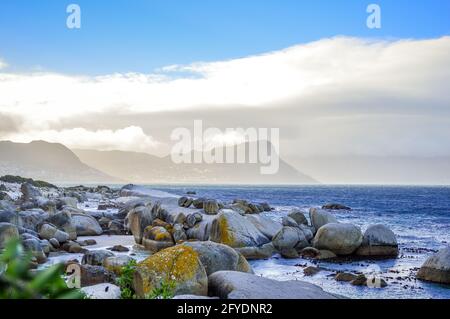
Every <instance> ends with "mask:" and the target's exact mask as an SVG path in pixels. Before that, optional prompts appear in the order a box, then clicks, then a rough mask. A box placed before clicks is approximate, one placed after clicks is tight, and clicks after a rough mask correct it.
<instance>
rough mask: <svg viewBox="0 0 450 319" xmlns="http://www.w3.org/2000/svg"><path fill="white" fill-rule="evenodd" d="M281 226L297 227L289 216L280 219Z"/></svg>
mask: <svg viewBox="0 0 450 319" xmlns="http://www.w3.org/2000/svg"><path fill="white" fill-rule="evenodd" d="M281 224H283V226H286V227H298V224H297V222H296V221H295V220H293V219H292V218H291V217H289V216H283V218H282V219H281Z"/></svg>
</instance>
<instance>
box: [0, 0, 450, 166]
mask: <svg viewBox="0 0 450 319" xmlns="http://www.w3.org/2000/svg"><path fill="white" fill-rule="evenodd" d="M70 3H77V4H78V5H79V6H80V8H81V29H76V30H75V29H68V28H67V27H66V19H67V16H68V14H67V13H66V7H67V6H68V5H69V4H70ZM371 3H376V4H378V5H379V6H380V8H381V28H380V29H369V28H368V27H367V24H366V20H367V17H368V16H369V14H368V13H367V12H366V8H367V6H368V5H369V4H371ZM448 83H450V1H447V0H428V1H405V0H395V1H394V0H384V1H375V0H373V1H360V0H353V1H350V0H349V1H325V0H324V1H298V0H292V1H288V0H281V1H280V0H277V1H272V0H265V1H261V0H246V1H237V0H227V1H220V0H216V1H206V0H202V1H201V0H188V1H187V0H183V1H181V0H179V1H175V0H164V1H159V0H152V1H150V0H149V1H143V0H132V1H130V0H127V1H124V0H115V1H101V0H96V1H95V0H89V1H75V0H73V1H72V2H69V1H55V0H40V1H32V0H28V1H27V0H2V1H0V123H1V126H0V139H8V140H13V141H16V142H29V141H31V140H35V139H43V140H47V141H52V142H60V143H63V144H65V145H67V146H69V147H71V148H84V149H99V150H112V149H120V150H128V151H140V152H147V153H151V154H157V155H166V154H167V153H168V152H169V151H170V148H171V141H170V135H171V132H172V131H173V129H174V128H177V127H192V125H193V121H194V120H197V119H201V120H203V121H204V122H205V125H206V126H210V127H216V128H219V129H223V130H224V129H225V128H237V127H243V128H248V127H256V128H271V127H275V128H279V129H280V139H281V140H280V144H281V149H280V152H281V153H282V154H281V155H282V157H285V158H287V159H289V158H292V159H295V158H298V157H314V156H319V157H320V156H321V157H324V156H325V157H326V156H328V157H331V156H349V155H351V156H386V157H389V156H405V157H442V156H450V93H449V90H448ZM225 138H226V136H225ZM233 138H235V136H234V137H233Z"/></svg>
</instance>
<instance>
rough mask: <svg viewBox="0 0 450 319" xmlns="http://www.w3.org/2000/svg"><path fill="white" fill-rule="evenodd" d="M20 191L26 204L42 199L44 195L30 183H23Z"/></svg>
mask: <svg viewBox="0 0 450 319" xmlns="http://www.w3.org/2000/svg"><path fill="white" fill-rule="evenodd" d="M20 191H21V192H22V197H21V201H22V202H24V203H25V202H30V201H33V200H35V199H37V198H39V197H42V193H41V192H40V191H39V189H37V188H36V187H34V186H33V185H31V184H30V183H28V182H27V183H23V184H22V185H21V186H20Z"/></svg>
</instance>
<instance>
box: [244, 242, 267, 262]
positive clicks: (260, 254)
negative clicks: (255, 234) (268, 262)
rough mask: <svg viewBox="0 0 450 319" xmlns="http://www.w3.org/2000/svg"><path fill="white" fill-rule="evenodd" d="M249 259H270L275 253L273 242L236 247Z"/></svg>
mask: <svg viewBox="0 0 450 319" xmlns="http://www.w3.org/2000/svg"><path fill="white" fill-rule="evenodd" d="M235 250H236V251H237V252H239V253H241V254H242V256H244V257H245V259H247V260H258V259H268V258H270V257H272V256H273V254H275V251H276V250H275V247H273V243H268V244H264V245H262V246H261V247H242V248H235Z"/></svg>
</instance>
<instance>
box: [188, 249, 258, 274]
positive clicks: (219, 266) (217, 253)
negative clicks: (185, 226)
mask: <svg viewBox="0 0 450 319" xmlns="http://www.w3.org/2000/svg"><path fill="white" fill-rule="evenodd" d="M183 245H186V246H189V247H192V249H194V251H195V252H197V254H198V256H199V258H200V261H201V262H202V264H203V266H204V267H205V271H206V274H207V275H210V274H212V273H215V272H216V271H220V270H233V271H243V272H249V273H252V272H253V270H252V267H251V266H250V264H249V263H248V262H247V260H246V259H245V258H244V257H243V256H242V255H241V254H240V253H238V252H237V251H235V250H234V249H233V248H231V247H229V246H227V245H223V244H218V243H214V242H211V241H203V242H202V241H197V242H187V243H184V244H183Z"/></svg>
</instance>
